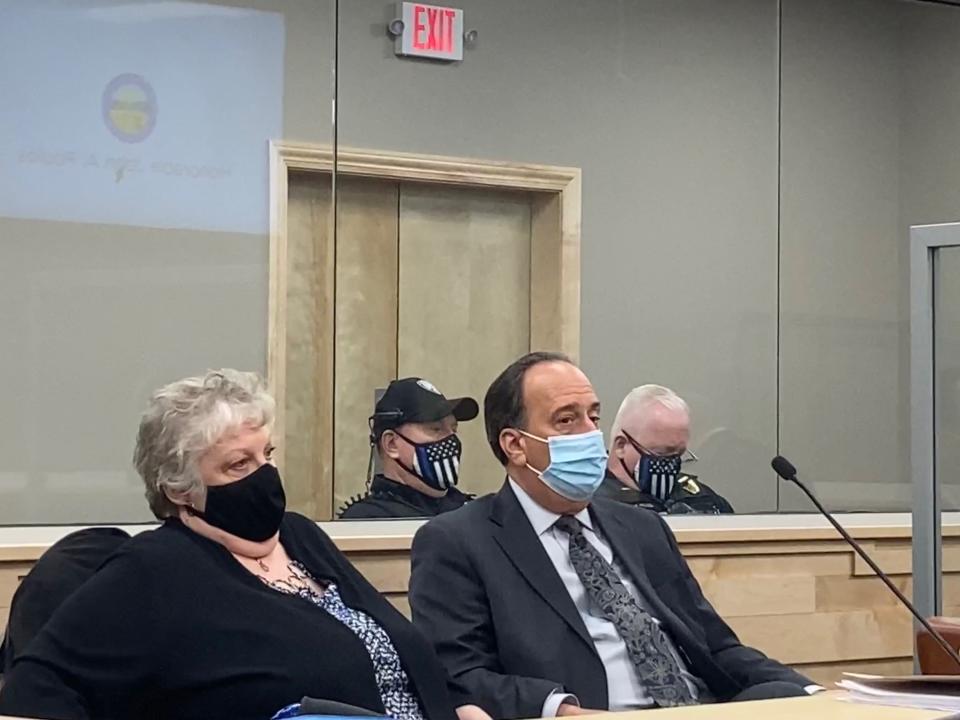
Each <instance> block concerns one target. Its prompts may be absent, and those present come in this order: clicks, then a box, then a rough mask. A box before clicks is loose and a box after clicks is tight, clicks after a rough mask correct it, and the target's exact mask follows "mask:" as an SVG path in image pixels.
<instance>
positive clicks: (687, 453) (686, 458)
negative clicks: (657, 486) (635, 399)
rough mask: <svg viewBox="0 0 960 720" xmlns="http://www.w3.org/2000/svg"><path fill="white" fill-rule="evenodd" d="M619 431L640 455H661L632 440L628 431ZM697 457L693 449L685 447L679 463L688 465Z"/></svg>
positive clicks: (695, 460)
mask: <svg viewBox="0 0 960 720" xmlns="http://www.w3.org/2000/svg"><path fill="white" fill-rule="evenodd" d="M620 432H621V433H623V436H624V437H625V438H626V439H627V442H628V443H630V444H631V445H633V449H634V450H636V451H637V452H638V453H641V454H642V455H650V456H651V457H663V456H662V455H660V453H655V452H651V451H650V450H647V449H646V448H645V447H644V446H643V445H641V444H640V443H638V442H637V441H636V440H634V439H633V438H632V437H631V436H630V433H628V432H627V431H626V430H621V431H620ZM699 459H700V458H698V457H697V456H696V455H695V454H694V452H693V450H691V449H690V448H687V449H686V450H684V452H683V456H682V457H681V458H680V463H681V464H682V465H690V464H692V463H695V462H697V460H699Z"/></svg>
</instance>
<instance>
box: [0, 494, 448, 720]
mask: <svg viewBox="0 0 960 720" xmlns="http://www.w3.org/2000/svg"><path fill="white" fill-rule="evenodd" d="M280 539H281V542H282V543H283V545H284V547H285V548H286V550H287V552H288V553H289V555H290V557H291V558H293V559H295V560H299V561H300V562H301V563H303V564H304V565H305V566H306V568H307V569H308V570H309V571H310V573H311V574H312V575H313V576H314V577H316V578H318V579H322V580H325V581H329V582H335V583H336V584H337V586H338V588H339V589H340V594H341V596H342V597H343V600H344V602H345V603H346V604H347V605H349V606H350V607H352V608H355V609H358V610H362V611H364V612H366V613H367V614H369V615H370V616H371V617H373V618H374V619H375V620H376V621H377V622H378V623H379V624H380V625H381V626H382V627H383V628H384V629H385V630H386V631H387V633H388V634H389V635H390V638H391V640H392V641H393V643H394V645H395V646H396V648H397V652H398V653H399V655H400V659H401V662H402V664H403V667H404V669H405V670H406V672H407V674H408V675H409V677H410V681H411V684H412V686H413V689H414V692H415V693H416V694H417V695H418V697H419V698H420V703H421V705H422V707H423V709H424V712H425V714H426V716H427V718H428V720H456V712H455V710H454V708H453V705H452V701H451V699H450V697H449V695H448V692H447V686H446V682H447V676H446V673H445V671H444V670H443V668H442V667H441V665H440V663H439V662H438V660H437V658H436V656H435V655H434V653H433V650H432V649H431V647H430V645H429V644H428V643H427V641H426V640H425V639H424V638H423V637H422V636H421V635H420V633H419V631H417V630H416V629H414V627H413V625H411V624H410V622H409V621H407V620H406V618H404V617H403V616H402V615H401V614H400V613H399V612H398V611H397V610H395V609H394V608H393V606H392V605H390V603H389V602H387V600H386V599H384V598H383V596H381V595H380V594H379V593H378V592H377V591H376V589H375V588H374V587H373V586H372V585H371V584H370V583H369V582H367V580H366V579H365V578H364V577H363V576H362V575H361V574H360V573H359V572H358V571H357V570H356V569H355V568H354V567H353V566H352V565H351V564H350V562H349V561H348V560H347V559H346V557H344V555H343V554H342V553H341V552H340V551H339V550H338V549H337V548H336V546H335V545H334V544H333V542H332V541H331V540H330V538H329V537H327V535H326V534H325V533H324V532H323V531H322V530H320V528H318V527H317V525H316V524H315V523H313V522H312V521H310V520H308V519H307V518H305V517H302V516H300V515H295V514H293V513H287V515H286V517H285V518H284V520H283V524H282V526H281V528H280ZM304 695H308V696H311V697H317V698H324V699H328V700H337V701H340V702H345V703H349V704H352V705H359V706H361V707H366V708H369V709H371V710H375V711H378V712H383V711H384V708H383V704H382V702H381V700H380V694H379V691H378V689H377V684H376V679H375V677H374V672H373V665H372V663H371V661H370V658H369V656H368V655H367V652H366V649H365V647H364V645H363V643H362V642H361V641H360V640H359V639H358V638H357V637H356V636H355V635H354V634H353V632H351V631H350V630H349V629H348V628H347V627H345V626H344V625H343V624H341V623H340V622H339V621H337V620H336V619H335V618H333V617H332V616H330V615H328V614H327V613H326V612H324V611H323V610H322V609H320V608H318V607H316V606H314V605H312V604H311V603H310V602H309V601H306V600H303V599H301V598H299V597H296V596H292V595H284V594H283V593H279V592H277V591H276V590H272V589H271V588H269V587H267V586H266V585H264V584H263V582H261V581H260V580H259V579H258V578H257V577H255V576H254V575H252V574H251V573H250V572H248V571H247V570H246V569H244V568H243V567H242V566H241V565H240V563H238V562H237V561H236V560H235V559H234V558H233V556H232V555H230V553H229V552H228V551H227V550H226V549H225V548H224V547H222V546H221V545H219V544H217V543H215V542H212V541H210V540H207V539H205V538H203V537H201V536H200V535H197V534H196V533H194V532H192V531H191V530H189V529H187V528H186V527H184V526H183V525H182V524H181V523H180V522H179V521H176V520H171V521H167V523H166V524H164V525H163V526H162V527H160V528H158V529H157V530H154V531H151V532H146V533H142V534H140V535H138V536H137V537H135V538H134V539H133V540H131V541H129V542H128V543H127V544H126V545H124V546H123V548H121V550H120V551H119V552H117V554H116V555H114V556H113V557H112V558H111V559H110V560H108V561H107V563H106V564H105V565H104V566H103V568H102V569H101V570H100V571H99V572H98V573H97V574H96V575H95V576H94V577H93V578H92V579H91V580H90V581H89V582H88V583H86V584H85V585H84V586H83V587H82V588H80V590H78V591H77V592H76V593H75V594H74V595H72V596H71V597H70V598H69V599H68V600H67V601H66V602H65V603H64V605H63V606H62V607H61V608H60V609H59V610H58V611H57V612H56V614H55V615H54V616H53V618H51V620H50V622H49V623H47V625H46V627H44V629H43V631H42V632H41V633H40V634H39V635H38V636H37V637H36V638H35V639H34V641H33V643H31V645H30V646H29V647H28V648H27V649H26V651H25V652H24V653H22V654H21V655H20V656H19V657H18V659H17V661H16V663H15V664H14V666H13V670H12V671H11V672H10V674H9V675H8V676H7V677H6V678H5V683H4V687H3V689H2V691H0V714H3V715H17V716H30V717H36V718H56V719H60V718H63V719H65V720H67V719H69V720H72V719H73V718H97V720H108V719H112V718H116V719H117V720H120V719H121V718H122V719H123V720H129V719H130V718H140V719H144V720H145V719H147V718H158V719H159V718H178V719H183V720H187V719H189V718H197V719H198V720H199V719H200V718H202V719H203V720H213V719H214V718H231V719H233V718H236V719H237V720H241V719H246V718H249V719H250V720H268V719H269V718H270V716H271V715H273V713H275V712H276V711H277V710H279V709H280V708H281V707H283V706H284V705H287V704H289V703H293V702H297V701H299V700H300V698H301V697H303V696H304Z"/></svg>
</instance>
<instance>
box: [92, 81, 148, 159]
mask: <svg viewBox="0 0 960 720" xmlns="http://www.w3.org/2000/svg"><path fill="white" fill-rule="evenodd" d="M102 107H103V121H104V122H105V123H106V125H107V128H108V129H109V130H110V132H111V133H113V136H114V137H116V138H117V139H118V140H122V141H123V142H127V143H138V142H142V141H143V140H146V139H147V138H148V137H149V136H150V133H151V132H153V128H154V127H155V126H156V124H157V96H156V93H154V91H153V88H152V87H151V86H150V83H148V82H147V81H146V80H144V79H143V78H142V77H141V76H140V75H135V74H133V73H124V74H123V75H118V76H117V77H115V78H114V79H113V80H111V81H110V82H109V83H107V87H106V89H104V91H103V103H102Z"/></svg>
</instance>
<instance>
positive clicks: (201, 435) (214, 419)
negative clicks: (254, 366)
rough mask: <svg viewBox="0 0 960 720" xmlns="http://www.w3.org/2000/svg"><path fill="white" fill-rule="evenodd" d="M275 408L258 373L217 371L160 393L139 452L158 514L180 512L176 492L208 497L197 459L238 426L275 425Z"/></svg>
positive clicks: (143, 426) (137, 462)
mask: <svg viewBox="0 0 960 720" xmlns="http://www.w3.org/2000/svg"><path fill="white" fill-rule="evenodd" d="M274 411H275V403H274V400H273V397H272V396H271V395H270V393H269V392H267V389H266V384H265V383H264V381H263V378H261V377H260V376H259V375H258V374H256V373H252V372H241V371H239V370H230V369H223V370H211V371H210V372H208V373H207V374H206V375H204V376H203V377H188V378H184V379H183V380H178V381H177V382H174V383H170V384H169V385H166V386H164V387H162V388H160V389H159V390H157V391H155V392H154V393H153V395H152V396H151V397H150V402H149V403H148V404H147V409H146V411H145V412H144V413H143V416H142V417H141V418H140V429H139V431H138V432H137V444H136V448H135V449H134V452H133V465H134V467H136V469H137V472H138V473H139V474H140V477H141V478H143V482H144V485H146V496H147V502H148V503H149V504H150V509H151V510H152V511H153V514H154V515H156V516H157V517H158V518H160V519H163V518H166V517H172V516H176V514H177V510H178V508H177V505H176V503H174V502H172V501H171V500H170V497H169V495H170V494H171V493H174V494H183V495H185V496H186V497H189V498H191V499H193V500H196V499H199V498H202V497H203V495H204V492H205V489H204V485H203V481H202V479H201V478H200V475H199V473H198V470H197V459H198V458H199V457H200V456H201V455H202V454H203V453H204V452H205V451H207V450H208V449H209V448H210V447H212V446H213V445H215V444H216V442H217V441H218V440H219V439H220V438H221V437H223V435H224V434H225V433H226V432H228V431H230V430H232V429H234V428H238V427H240V426H242V425H247V424H249V425H253V426H254V427H258V428H259V427H262V426H264V425H267V426H270V425H272V424H273V417H274Z"/></svg>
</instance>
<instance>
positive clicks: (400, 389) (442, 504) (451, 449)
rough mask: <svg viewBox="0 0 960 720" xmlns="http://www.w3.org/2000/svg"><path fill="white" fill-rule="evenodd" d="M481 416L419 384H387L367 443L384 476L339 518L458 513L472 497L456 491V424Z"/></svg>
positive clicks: (462, 401)
mask: <svg viewBox="0 0 960 720" xmlns="http://www.w3.org/2000/svg"><path fill="white" fill-rule="evenodd" d="M479 412H480V408H479V406H478V405H477V401H476V400H474V399H473V398H469V397H462V398H455V399H453V400H448V399H447V398H445V397H444V396H443V394H441V393H440V391H439V390H437V388H435V387H434V386H433V385H432V384H431V383H429V382H428V381H426V380H423V379H422V378H416V377H411V378H403V379H400V380H394V381H393V382H391V383H390V385H389V386H388V387H387V391H386V392H385V393H384V394H383V397H382V398H380V400H379V401H378V402H377V405H376V408H375V410H374V413H373V415H372V416H371V417H370V443H371V445H372V448H373V450H375V451H376V453H377V454H378V455H379V457H380V461H381V463H382V465H383V472H382V473H381V474H378V475H376V476H374V478H373V480H372V481H371V483H370V488H369V490H368V492H367V493H366V495H363V496H361V497H357V498H354V499H353V500H351V501H350V502H348V503H347V504H346V505H345V506H344V507H343V508H341V510H340V513H339V516H340V517H341V518H342V519H345V520H356V519H362V518H367V519H369V518H398V517H408V518H413V517H433V516H434V515H439V514H440V513H444V512H449V511H450V510H456V509H457V508H459V507H461V506H462V505H463V504H464V503H466V502H467V501H468V500H470V499H471V497H472V496H471V495H467V494H466V493H462V492H460V491H459V490H458V489H457V488H456V484H457V480H458V478H459V475H460V454H461V451H462V447H461V444H460V438H458V437H457V423H458V422H466V421H468V420H473V419H474V418H475V417H477V415H478V414H479Z"/></svg>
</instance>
